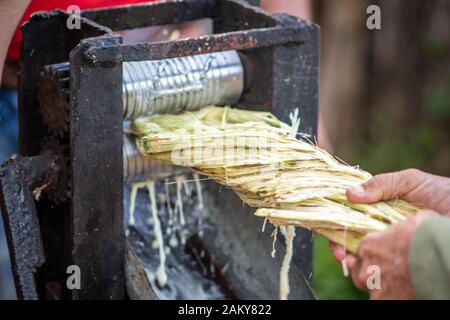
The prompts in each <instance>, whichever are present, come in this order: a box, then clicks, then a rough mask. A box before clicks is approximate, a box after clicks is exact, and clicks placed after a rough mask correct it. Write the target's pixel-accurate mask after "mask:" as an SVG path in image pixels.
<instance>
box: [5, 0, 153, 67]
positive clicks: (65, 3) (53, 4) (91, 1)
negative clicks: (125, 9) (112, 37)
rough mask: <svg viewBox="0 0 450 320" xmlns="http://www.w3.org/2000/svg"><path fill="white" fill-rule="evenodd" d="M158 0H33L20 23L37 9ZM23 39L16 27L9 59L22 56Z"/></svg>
mask: <svg viewBox="0 0 450 320" xmlns="http://www.w3.org/2000/svg"><path fill="white" fill-rule="evenodd" d="M152 1H156V0H32V1H31V3H30V5H29V6H28V8H27V10H25V13H24V15H23V17H22V19H21V20H20V23H19V25H22V24H23V23H24V22H26V21H28V19H29V18H30V16H31V14H33V13H35V12H37V11H50V10H55V9H62V10H66V9H67V8H68V7H69V6H71V5H77V6H79V7H80V9H82V10H83V9H94V8H105V7H113V6H121V5H126V4H133V3H141V2H152ZM21 40H22V33H21V31H20V29H19V28H17V29H16V32H15V33H14V36H13V38H12V40H11V44H10V45H9V49H8V55H7V57H6V58H7V59H8V60H12V61H18V60H19V56H20V41H21Z"/></svg>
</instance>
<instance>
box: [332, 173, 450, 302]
mask: <svg viewBox="0 0 450 320" xmlns="http://www.w3.org/2000/svg"><path fill="white" fill-rule="evenodd" d="M449 194H450V179H449V178H445V177H439V176H434V175H431V174H427V173H424V172H421V171H419V170H415V169H408V170H404V171H400V172H394V173H386V174H381V175H377V176H375V177H373V178H372V179H370V180H369V181H368V182H366V183H365V184H363V185H361V186H359V187H355V188H349V189H348V190H347V198H348V199H349V200H350V201H352V202H355V203H373V202H378V201H382V200H392V199H397V198H403V199H405V200H407V201H410V202H412V203H416V204H420V205H421V206H423V207H424V208H427V209H431V210H434V211H436V212H437V213H439V214H442V215H447V216H450V196H449ZM431 210H423V211H422V212H420V213H419V214H418V215H417V216H416V217H414V218H412V219H409V220H407V221H405V222H403V223H399V224H397V225H393V226H391V227H390V228H389V229H387V230H386V231H384V232H378V233H373V234H370V235H368V236H366V237H365V238H364V239H363V240H362V241H361V243H360V245H359V248H358V252H357V255H356V256H353V255H348V254H347V253H346V252H345V250H344V249H343V248H342V247H341V246H338V245H336V244H333V243H330V247H331V249H332V251H333V253H334V255H335V256H336V258H337V259H338V260H339V261H342V260H344V259H346V260H347V266H348V268H349V270H350V272H351V273H352V279H353V281H354V283H355V285H356V286H357V287H359V288H361V289H366V290H367V289H368V288H367V283H366V282H367V278H368V276H369V275H370V274H368V273H367V267H368V266H370V265H377V266H378V267H379V268H380V270H381V289H380V290H373V291H372V292H371V298H372V299H393V298H397V299H409V298H414V293H413V291H412V287H411V281H410V278H409V273H408V265H407V263H408V250H409V245H410V241H411V238H412V236H413V234H414V233H415V231H416V229H417V226H418V225H419V224H420V223H421V222H423V221H424V220H425V219H426V218H428V217H429V216H430V215H431V214H436V212H433V211H431Z"/></svg>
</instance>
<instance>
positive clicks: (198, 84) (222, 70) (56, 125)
mask: <svg viewBox="0 0 450 320" xmlns="http://www.w3.org/2000/svg"><path fill="white" fill-rule="evenodd" d="M69 80H70V72H69V63H68V62H64V63H59V64H52V65H48V66H46V67H45V69H44V71H43V72H42V77H41V80H40V84H39V95H38V99H39V103H40V112H41V115H42V117H43V120H44V122H45V123H46V125H47V128H48V129H49V132H50V133H51V134H52V135H56V136H60V137H62V136H64V135H65V134H66V133H67V132H68V128H69V114H70V107H69V94H70V83H69ZM243 89H244V68H243V65H242V62H241V59H240V57H239V54H238V53H237V52H236V51H224V52H216V53H211V54H201V55H196V56H186V57H181V58H173V59H165V60H151V61H138V62H124V63H123V85H122V90H123V98H122V99H123V114H124V120H133V119H135V118H137V117H141V116H148V115H152V114H155V113H179V112H182V111H184V110H195V109H199V108H201V107H204V106H207V105H212V104H219V105H226V104H234V103H236V102H237V101H238V100H239V98H240V96H241V94H242V92H243Z"/></svg>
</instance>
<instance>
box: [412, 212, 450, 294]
mask: <svg viewBox="0 0 450 320" xmlns="http://www.w3.org/2000/svg"><path fill="white" fill-rule="evenodd" d="M408 266H409V273H410V275H411V280H412V283H413V287H414V291H415V294H416V297H417V298H418V299H450V218H448V217H442V216H436V217H432V218H430V219H429V220H427V221H425V222H423V223H422V224H421V225H420V226H419V228H418V229H417V231H416V233H415V235H414V237H413V239H412V242H411V246H410V252H409V259H408Z"/></svg>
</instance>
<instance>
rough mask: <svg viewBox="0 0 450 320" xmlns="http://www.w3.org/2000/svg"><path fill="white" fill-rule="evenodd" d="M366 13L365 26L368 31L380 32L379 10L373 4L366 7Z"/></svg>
mask: <svg viewBox="0 0 450 320" xmlns="http://www.w3.org/2000/svg"><path fill="white" fill-rule="evenodd" d="M366 13H367V14H368V15H369V16H368V17H367V20H366V26H367V29H369V30H381V8H380V7H379V6H377V5H375V4H372V5H370V6H368V7H367V10H366Z"/></svg>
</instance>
